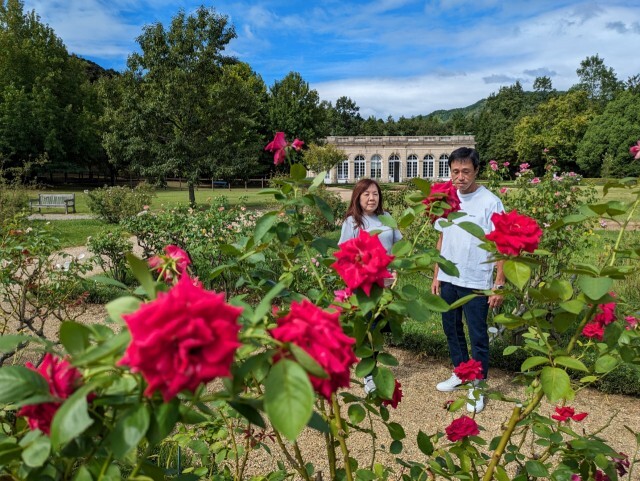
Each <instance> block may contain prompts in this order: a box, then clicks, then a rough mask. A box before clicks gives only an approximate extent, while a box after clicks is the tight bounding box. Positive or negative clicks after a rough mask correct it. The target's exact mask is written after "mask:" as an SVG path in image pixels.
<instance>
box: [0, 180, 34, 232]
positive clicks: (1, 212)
mask: <svg viewBox="0 0 640 481" xmlns="http://www.w3.org/2000/svg"><path fill="white" fill-rule="evenodd" d="M28 204H29V196H28V194H27V191H26V189H24V188H23V187H21V186H19V185H14V184H8V183H6V182H5V181H4V180H3V179H2V177H0V223H3V224H4V223H5V222H8V221H9V220H10V219H13V217H14V216H15V215H16V214H18V213H20V212H22V211H24V210H26V208H27V205H28Z"/></svg>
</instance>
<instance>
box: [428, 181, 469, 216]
mask: <svg viewBox="0 0 640 481" xmlns="http://www.w3.org/2000/svg"><path fill="white" fill-rule="evenodd" d="M436 202H445V203H447V204H448V206H449V208H448V209H445V210H444V212H443V213H442V215H441V216H439V215H434V214H431V213H430V211H431V209H432V206H433V204H434V203H436ZM422 203H423V204H424V205H426V206H427V212H428V213H429V216H430V218H431V222H435V221H436V220H437V219H439V218H440V217H442V218H445V219H446V218H447V217H448V216H449V214H451V213H452V212H456V211H459V210H460V198H459V197H458V190H457V189H456V188H455V186H454V185H453V182H451V181H448V182H439V183H435V184H432V185H431V191H430V192H429V196H428V197H427V198H426V199H424V200H423V201H422Z"/></svg>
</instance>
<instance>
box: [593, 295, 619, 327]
mask: <svg viewBox="0 0 640 481" xmlns="http://www.w3.org/2000/svg"><path fill="white" fill-rule="evenodd" d="M609 294H610V295H611V296H613V297H615V296H616V295H615V293H613V292H610V293H609ZM615 320H616V303H615V302H608V303H607V304H599V305H598V313H597V314H596V315H595V316H593V322H597V323H598V324H600V325H601V326H608V325H609V324H611V323H612V322H613V321H615Z"/></svg>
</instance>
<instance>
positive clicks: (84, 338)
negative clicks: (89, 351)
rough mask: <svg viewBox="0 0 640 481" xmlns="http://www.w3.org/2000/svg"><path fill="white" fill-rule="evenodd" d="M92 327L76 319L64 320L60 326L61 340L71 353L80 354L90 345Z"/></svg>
mask: <svg viewBox="0 0 640 481" xmlns="http://www.w3.org/2000/svg"><path fill="white" fill-rule="evenodd" d="M90 337H91V329H89V328H88V327H87V326H85V325H84V324H80V323H79V322H74V321H66V322H63V323H62V325H61V326H60V342H62V345H63V346H64V348H65V349H66V350H67V352H69V353H70V354H78V353H80V352H82V351H84V350H85V349H86V348H87V347H89V338H90Z"/></svg>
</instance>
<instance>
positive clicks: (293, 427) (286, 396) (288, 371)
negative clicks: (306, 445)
mask: <svg viewBox="0 0 640 481" xmlns="http://www.w3.org/2000/svg"><path fill="white" fill-rule="evenodd" d="M313 401H314V395H313V388H312V387H311V382H310V381H309V377H308V376H307V373H306V372H305V370H304V369H302V367H301V366H299V365H298V364H297V363H295V362H293V361H290V360H288V359H282V360H280V361H278V362H277V363H276V365H275V366H273V367H272V369H271V372H270V373H269V375H268V376H267V378H266V380H265V394H264V408H265V411H266V413H267V415H268V416H269V420H270V421H271V424H273V427H274V428H275V429H277V430H278V431H280V432H281V433H282V434H283V435H284V436H285V437H286V438H287V439H288V440H289V441H294V440H295V439H296V438H297V437H298V434H300V432H301V431H302V430H303V429H304V427H305V426H306V424H307V422H308V421H309V419H310V418H311V414H312V412H313Z"/></svg>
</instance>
